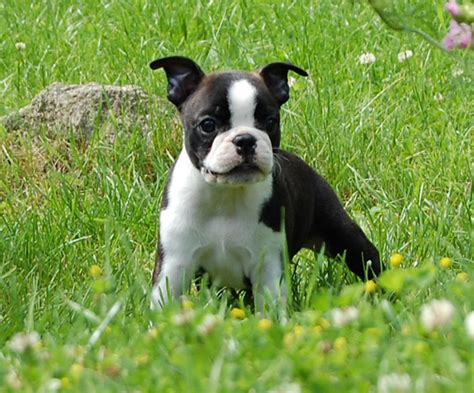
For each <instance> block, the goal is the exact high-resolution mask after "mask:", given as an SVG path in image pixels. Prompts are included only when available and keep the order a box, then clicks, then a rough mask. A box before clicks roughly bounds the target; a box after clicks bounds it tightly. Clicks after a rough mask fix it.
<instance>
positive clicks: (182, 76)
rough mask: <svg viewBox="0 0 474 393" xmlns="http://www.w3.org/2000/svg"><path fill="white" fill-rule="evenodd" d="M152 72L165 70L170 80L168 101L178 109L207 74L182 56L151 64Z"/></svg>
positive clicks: (159, 60) (163, 59)
mask: <svg viewBox="0 0 474 393" xmlns="http://www.w3.org/2000/svg"><path fill="white" fill-rule="evenodd" d="M150 67H151V69H152V70H157V69H158V68H164V69H165V72H166V77H167V78H168V100H170V101H171V102H172V103H173V104H175V105H176V106H177V107H178V109H180V108H181V105H182V104H183V103H184V101H186V100H187V98H188V97H189V96H190V95H191V94H192V93H194V91H195V90H196V88H197V86H198V85H199V83H200V82H201V80H202V79H203V78H204V76H205V74H204V72H203V71H202V70H201V68H200V67H199V66H198V65H197V64H196V63H195V62H194V61H193V60H191V59H188V58H187V57H181V56H172V57H164V58H162V59H157V60H154V61H152V62H151V63H150Z"/></svg>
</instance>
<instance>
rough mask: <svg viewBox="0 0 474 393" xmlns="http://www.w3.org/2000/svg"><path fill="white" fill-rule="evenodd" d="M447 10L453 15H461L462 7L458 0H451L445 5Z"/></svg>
mask: <svg viewBox="0 0 474 393" xmlns="http://www.w3.org/2000/svg"><path fill="white" fill-rule="evenodd" d="M445 8H446V11H448V12H449V13H450V14H451V15H452V16H459V14H460V13H461V7H460V6H459V4H458V3H457V2H456V0H449V2H448V3H447V4H446V6H445Z"/></svg>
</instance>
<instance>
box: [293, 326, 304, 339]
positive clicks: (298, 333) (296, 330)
mask: <svg viewBox="0 0 474 393" xmlns="http://www.w3.org/2000/svg"><path fill="white" fill-rule="evenodd" d="M293 332H294V333H295V337H296V338H298V337H300V336H301V335H302V334H303V332H304V326H301V325H296V326H295V328H294V329H293Z"/></svg>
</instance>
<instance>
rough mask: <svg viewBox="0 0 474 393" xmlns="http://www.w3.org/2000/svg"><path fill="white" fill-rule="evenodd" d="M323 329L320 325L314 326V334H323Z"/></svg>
mask: <svg viewBox="0 0 474 393" xmlns="http://www.w3.org/2000/svg"><path fill="white" fill-rule="evenodd" d="M322 331H323V328H322V326H320V325H316V326H315V327H313V333H314V334H317V335H319V334H321V332H322Z"/></svg>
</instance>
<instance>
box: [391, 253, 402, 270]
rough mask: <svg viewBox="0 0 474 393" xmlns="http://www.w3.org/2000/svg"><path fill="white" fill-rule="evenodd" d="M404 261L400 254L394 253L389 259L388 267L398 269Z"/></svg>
mask: <svg viewBox="0 0 474 393" xmlns="http://www.w3.org/2000/svg"><path fill="white" fill-rule="evenodd" d="M404 260H405V257H404V256H403V255H402V254H400V253H398V252H396V253H395V254H393V255H392V256H391V257H390V266H391V267H393V268H395V267H400V265H401V264H402V263H403V261H404Z"/></svg>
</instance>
